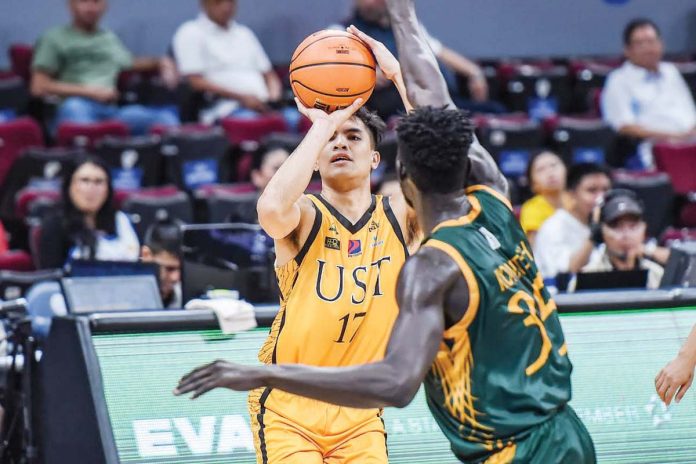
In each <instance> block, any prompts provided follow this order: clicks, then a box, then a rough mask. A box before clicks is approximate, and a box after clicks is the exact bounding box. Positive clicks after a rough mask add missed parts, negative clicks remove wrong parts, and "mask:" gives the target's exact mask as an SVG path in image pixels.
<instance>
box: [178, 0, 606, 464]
mask: <svg viewBox="0 0 696 464" xmlns="http://www.w3.org/2000/svg"><path fill="white" fill-rule="evenodd" d="M388 3H389V8H390V15H391V19H392V27H394V31H395V34H396V38H397V43H398V45H399V55H400V60H401V63H402V68H403V70H404V76H405V78H406V87H407V89H408V91H409V97H410V99H411V101H412V102H415V103H416V105H417V106H420V108H418V109H417V110H415V111H414V112H412V113H410V114H409V115H407V116H406V117H404V119H403V120H402V121H401V123H400V124H399V126H398V128H397V132H398V138H399V152H398V159H397V170H398V174H399V178H400V181H401V186H402V189H403V192H404V195H405V197H406V199H407V201H408V202H409V204H410V205H411V206H412V207H413V208H414V209H415V211H416V213H417V215H418V218H419V220H420V225H421V227H422V229H423V230H424V231H430V232H429V234H428V236H427V238H426V240H425V241H424V243H423V246H422V247H421V249H420V250H419V251H418V252H417V253H416V254H415V255H414V256H413V257H412V258H411V259H410V260H408V261H407V262H406V264H405V265H404V266H403V268H402V270H401V274H400V277H399V283H398V287H397V299H398V303H399V310H400V312H399V316H398V318H397V321H396V323H395V325H394V328H393V331H392V334H391V337H390V340H389V344H388V347H387V353H386V356H385V358H384V360H382V361H379V362H375V363H371V364H365V365H362V366H353V367H344V368H321V367H311V366H302V365H270V366H260V367H249V366H239V365H236V364H231V363H227V362H224V361H218V362H216V363H213V364H211V365H208V366H205V367H203V368H200V369H198V370H196V371H193V372H192V373H191V374H189V375H187V376H186V377H184V378H183V379H182V381H181V383H180V385H179V388H178V391H179V392H180V393H186V392H195V395H200V394H203V393H205V392H206V391H209V390H210V389H213V388H218V387H223V388H231V389H235V390H246V389H252V388H257V387H260V386H269V387H272V388H278V389H281V390H285V391H288V392H290V393H295V394H299V395H303V396H307V397H310V398H316V399H319V400H323V401H327V402H332V403H336V404H339V405H344V406H350V407H364V408H374V407H384V406H396V407H403V406H406V405H407V404H408V403H409V402H410V401H411V400H412V399H413V397H414V395H415V394H416V392H417V391H418V389H419V387H420V384H421V382H422V383H424V385H425V391H426V396H427V401H428V406H429V407H430V410H431V412H432V414H433V416H434V418H435V419H436V421H437V422H438V424H439V425H440V428H441V429H442V431H443V432H444V434H445V436H446V437H447V438H448V439H449V441H450V443H451V448H452V451H453V452H454V454H455V455H456V456H457V457H458V458H459V459H460V460H461V461H463V462H473V463H539V464H556V463H558V464H561V463H562V464H585V463H588V464H590V463H594V462H596V457H595V451H594V446H593V443H592V440H591V438H590V436H589V434H588V433H587V430H586V429H585V427H584V426H583V424H582V422H581V421H580V420H579V418H578V417H577V416H576V414H575V413H574V411H573V410H572V408H571V407H570V406H569V405H568V404H567V403H568V401H569V400H570V397H571V386H570V373H571V369H572V367H571V363H570V361H569V359H568V349H567V346H566V344H565V341H564V336H563V331H562V329H561V325H560V321H559V318H558V314H557V311H556V305H555V303H554V302H553V300H552V299H551V298H550V296H549V293H548V292H547V290H546V289H545V288H544V285H543V280H542V277H541V275H540V274H539V273H538V270H537V266H536V263H535V262H534V258H533V256H532V254H531V251H530V247H529V243H528V242H527V239H526V237H525V235H524V232H523V231H522V229H521V228H520V226H519V223H518V222H517V220H516V219H515V217H514V215H513V213H512V210H511V207H510V204H509V202H508V200H507V198H506V197H505V193H506V188H507V184H506V181H505V179H504V178H503V176H502V174H501V173H500V171H499V170H498V168H497V166H496V165H495V163H494V161H493V160H492V159H491V157H490V155H488V153H486V151H485V150H484V149H483V148H482V147H481V146H480V145H479V144H478V142H477V141H476V140H475V137H474V136H473V127H472V125H471V123H470V121H469V119H468V118H467V117H466V116H465V115H464V114H462V113H461V112H459V111H458V110H456V109H454V107H453V104H452V102H451V100H450V98H449V95H448V94H447V92H446V86H445V84H444V80H443V79H442V76H441V75H440V73H439V69H438V67H437V62H436V61H435V59H434V56H433V55H432V52H431V51H430V48H429V47H428V46H427V43H426V42H425V40H424V38H423V37H422V34H421V29H420V27H419V26H418V22H417V19H416V16H415V9H414V6H413V2H412V0H389V2H388ZM363 38H364V39H365V40H370V39H369V37H363ZM428 105H429V106H428Z"/></svg>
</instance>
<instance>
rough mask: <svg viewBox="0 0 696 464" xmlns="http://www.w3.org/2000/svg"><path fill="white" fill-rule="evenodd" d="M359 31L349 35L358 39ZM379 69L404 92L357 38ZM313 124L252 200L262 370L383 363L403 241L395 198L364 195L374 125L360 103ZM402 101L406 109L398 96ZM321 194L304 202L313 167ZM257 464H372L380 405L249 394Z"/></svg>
mask: <svg viewBox="0 0 696 464" xmlns="http://www.w3.org/2000/svg"><path fill="white" fill-rule="evenodd" d="M358 32H359V31H355V33H358ZM364 39H365V40H366V41H367V42H368V44H369V45H370V46H371V48H372V49H373V52H374V54H375V57H376V59H377V62H378V64H379V66H380V68H381V69H382V72H383V73H384V74H385V76H386V77H387V78H390V79H391V80H392V81H393V82H394V84H395V85H396V86H397V88H398V89H399V91H400V92H401V95H402V96H403V95H405V88H404V84H403V79H402V77H401V70H400V66H399V63H398V61H397V60H396V59H395V58H394V57H393V55H391V53H390V52H389V51H388V50H387V49H386V47H384V45H383V44H381V43H379V42H376V41H374V40H372V39H371V38H369V37H364ZM361 103H362V102H361V101H356V102H354V103H353V105H351V106H350V107H348V108H345V109H343V110H339V111H335V112H333V113H331V114H327V113H325V112H324V111H322V110H318V109H308V108H305V107H303V106H302V105H301V104H300V103H299V101H298V107H299V109H300V111H301V112H302V113H303V114H304V115H305V116H307V117H308V118H309V119H310V120H311V121H312V123H313V124H312V127H311V129H310V130H309V132H308V133H307V135H306V137H305V138H304V140H303V141H302V143H301V144H300V145H299V147H298V148H297V149H296V150H295V152H294V153H293V154H292V155H291V156H290V158H289V159H288V160H287V161H286V162H285V163H284V164H283V166H282V167H281V168H280V169H279V170H278V172H277V173H276V174H275V176H274V177H273V178H272V179H271V181H270V183H269V184H268V186H267V187H266V189H265V190H264V192H263V194H262V195H261V197H260V198H259V202H258V206H257V209H258V213H259V223H260V224H261V226H262V227H263V228H264V230H265V231H266V232H267V233H268V234H269V235H270V236H271V237H273V238H274V239H275V248H276V273H277V277H278V282H279V285H280V291H281V307H280V312H279V313H278V316H277V317H276V319H275V321H274V323H273V325H272V327H271V332H270V335H269V337H268V340H267V341H266V343H265V344H264V346H263V347H262V349H261V351H260V353H259V359H260V360H261V362H263V363H266V364H271V363H272V364H305V365H312V366H325V367H332V366H353V365H357V364H363V363H370V362H374V361H378V360H380V359H382V358H383V357H384V353H385V350H386V346H387V341H388V339H389V334H390V332H391V329H392V326H393V323H394V321H395V320H396V317H397V313H398V307H397V303H396V280H397V277H398V273H399V270H400V269H401V267H402V265H403V263H404V261H405V260H406V257H407V256H408V254H409V251H408V248H409V246H411V245H412V244H413V243H414V242H416V240H414V239H415V237H414V231H415V229H416V228H415V225H414V223H415V219H408V213H407V211H408V208H407V205H406V203H405V201H404V200H403V197H400V198H398V199H397V198H395V200H394V201H390V199H389V198H382V197H380V196H375V195H372V194H371V193H370V173H371V171H372V170H373V169H375V168H376V167H377V165H378V164H379V161H380V154H379V152H377V151H376V145H377V143H378V141H379V138H380V136H381V132H382V130H383V129H384V122H382V120H381V119H379V117H378V116H376V115H375V114H373V113H370V112H369V111H367V110H365V109H363V108H360V109H358V108H359V107H360V104H361ZM404 105H405V107H406V109H407V110H410V109H411V108H410V105H409V104H408V100H406V98H404ZM317 169H318V170H319V173H320V174H321V179H322V191H321V194H320V195H316V196H314V195H305V194H304V191H305V189H306V187H307V185H308V184H309V182H310V179H311V177H312V173H313V171H314V170H317ZM249 410H250V414H251V421H252V429H253V431H254V435H255V444H256V447H257V461H258V462H259V464H261V463H262V464H275V463H284V464H293V463H297V464H323V463H332V464H333V463H335V464H339V463H341V464H343V463H345V464H350V463H355V464H358V463H359V464H382V463H386V462H387V451H386V433H385V431H384V425H383V422H382V420H381V410H380V409H376V408H375V409H353V408H346V407H340V406H335V405H332V404H328V403H324V402H321V401H317V400H313V399H307V398H304V397H300V396H297V395H293V394H290V393H286V392H283V391H281V390H274V389H270V388H264V389H257V390H253V391H251V392H250V395H249Z"/></svg>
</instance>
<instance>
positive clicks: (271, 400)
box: [249, 389, 388, 464]
mask: <svg viewBox="0 0 696 464" xmlns="http://www.w3.org/2000/svg"><path fill="white" fill-rule="evenodd" d="M249 413H250V414H251V429H252V432H253V434H254V445H255V446H256V461H257V463H258V464H387V462H388V459H387V441H386V437H387V434H386V432H385V431H384V423H383V422H382V417H381V416H382V414H381V411H380V410H378V409H367V410H362V409H353V408H344V407H341V406H336V405H333V404H328V403H324V402H321V401H317V400H310V399H307V398H303V397H300V396H296V395H292V394H289V393H285V392H282V391H280V390H271V389H260V390H255V391H252V392H250V393H249Z"/></svg>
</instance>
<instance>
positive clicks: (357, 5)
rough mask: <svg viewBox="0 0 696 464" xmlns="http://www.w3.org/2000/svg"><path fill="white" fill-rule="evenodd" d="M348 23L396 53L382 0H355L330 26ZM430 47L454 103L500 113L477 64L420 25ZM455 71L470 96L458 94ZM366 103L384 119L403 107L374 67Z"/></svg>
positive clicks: (396, 94)
mask: <svg viewBox="0 0 696 464" xmlns="http://www.w3.org/2000/svg"><path fill="white" fill-rule="evenodd" d="M351 24H353V25H355V26H356V27H357V28H358V29H360V30H361V31H363V32H364V33H366V34H367V35H369V36H372V37H373V38H374V39H375V40H378V41H380V42H382V43H383V44H384V45H385V46H386V47H387V48H388V49H389V51H391V52H392V53H393V54H394V56H396V57H398V50H397V49H396V39H395V38H394V33H393V32H392V29H391V24H390V18H389V13H388V11H387V4H386V0H355V1H354V6H353V12H352V14H351V15H350V16H349V17H348V18H346V19H345V20H344V21H343V22H342V24H341V25H339V26H332V27H341V28H345V27H348V26H350V25H351ZM423 31H424V32H425V34H426V36H427V37H428V41H429V42H430V47H431V48H432V49H433V52H434V53H435V56H436V57H437V59H438V60H439V61H440V63H441V65H442V66H441V67H442V68H443V73H444V75H445V77H446V78H447V81H448V82H447V84H448V86H449V87H450V90H451V93H452V96H453V98H454V101H455V103H456V104H457V106H459V107H460V108H463V109H467V110H470V111H475V112H481V113H503V112H505V107H503V105H501V104H500V103H498V102H494V101H490V100H489V94H488V83H487V82H486V77H485V75H484V74H483V71H482V70H481V68H480V67H479V66H478V65H477V64H476V63H474V62H473V61H471V60H469V59H467V58H465V57H464V56H462V55H461V54H459V53H457V52H456V51H454V50H452V49H450V48H447V47H445V46H444V45H443V44H442V43H441V42H440V41H439V40H437V39H435V38H433V37H431V36H430V35H429V34H428V33H427V31H425V28H423ZM456 74H459V75H461V76H463V77H465V78H466V79H467V82H468V87H469V89H468V90H469V94H470V96H471V97H470V99H468V100H467V99H465V98H462V97H459V91H458V89H457V83H456V77H455V75H456ZM368 106H369V107H370V108H371V109H373V110H375V111H377V112H378V113H379V115H380V116H381V117H382V118H383V119H387V118H389V117H391V116H393V115H396V114H397V113H398V112H400V111H402V110H403V105H402V103H401V98H400V97H399V93H398V92H397V90H396V88H395V87H394V86H393V85H391V81H389V80H388V79H386V78H385V77H384V76H382V75H381V73H379V71H378V76H377V86H376V88H375V91H374V93H373V94H372V96H371V97H370V100H369V102H368Z"/></svg>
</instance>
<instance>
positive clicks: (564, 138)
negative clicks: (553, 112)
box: [552, 118, 617, 165]
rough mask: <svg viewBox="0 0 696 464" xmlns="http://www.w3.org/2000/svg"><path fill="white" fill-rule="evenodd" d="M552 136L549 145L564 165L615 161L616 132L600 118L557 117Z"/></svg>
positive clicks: (611, 163)
mask: <svg viewBox="0 0 696 464" xmlns="http://www.w3.org/2000/svg"><path fill="white" fill-rule="evenodd" d="M552 139H553V140H552V146H553V147H554V148H555V149H556V151H557V152H558V154H560V155H561V156H562V157H563V160H564V161H565V162H566V164H568V165H571V164H575V163H585V162H588V163H598V164H605V163H608V164H610V165H615V163H617V160H616V159H615V158H616V155H615V150H616V133H615V132H614V131H613V129H612V128H611V127H609V126H608V125H607V124H606V123H605V122H604V121H602V120H601V119H579V118H560V119H559V120H558V123H557V125H556V127H555V129H554V130H553V133H552Z"/></svg>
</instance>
